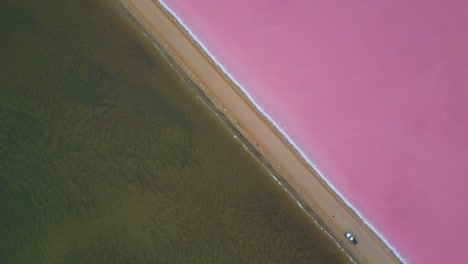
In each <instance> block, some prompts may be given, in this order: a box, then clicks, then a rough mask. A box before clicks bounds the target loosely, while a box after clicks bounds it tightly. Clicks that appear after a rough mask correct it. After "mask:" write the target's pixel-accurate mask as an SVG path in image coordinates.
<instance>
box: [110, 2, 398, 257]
mask: <svg viewBox="0 0 468 264" xmlns="http://www.w3.org/2000/svg"><path fill="white" fill-rule="evenodd" d="M114 1H115V2H117V4H118V5H119V6H120V8H121V9H122V10H123V11H124V12H125V13H126V14H127V15H128V16H129V17H130V18H131V19H132V20H133V22H135V23H136V24H137V25H138V27H139V28H140V29H141V30H142V31H143V33H144V34H145V35H146V36H147V37H148V38H150V40H151V41H152V42H153V44H154V45H155V46H156V48H158V49H159V50H160V52H162V53H163V55H164V57H165V58H166V59H168V61H169V63H170V64H172V66H173V67H174V68H175V69H176V70H177V71H178V72H179V74H180V75H181V76H182V77H183V78H184V79H185V80H186V81H188V82H189V84H190V85H191V86H193V87H194V88H195V89H197V91H198V93H199V94H200V95H201V96H203V99H204V101H205V102H206V103H207V104H208V106H209V107H210V108H212V109H213V110H214V111H215V112H216V114H217V115H218V116H219V117H220V118H222V119H223V121H224V122H225V123H226V124H227V125H228V127H229V128H230V129H231V130H232V131H233V132H234V134H235V135H237V134H239V135H238V138H239V140H240V141H241V142H242V143H243V144H244V146H245V147H246V148H247V149H248V150H249V152H250V153H251V154H252V155H253V156H255V157H256V158H258V159H259V160H260V162H261V163H262V164H263V165H264V166H265V168H266V169H267V170H268V171H269V172H270V174H271V175H272V176H273V177H274V178H275V180H276V181H277V182H278V183H279V184H281V185H282V186H283V187H284V188H285V189H286V191H287V192H288V193H289V194H290V195H291V196H292V197H293V199H294V200H296V202H297V203H298V205H299V206H300V207H301V208H302V209H303V210H304V211H305V212H306V213H307V214H308V215H309V217H311V218H312V220H313V221H314V222H315V223H316V224H317V225H318V226H319V227H320V228H321V229H322V230H323V231H324V232H325V233H327V234H328V235H329V236H330V237H331V238H332V239H333V240H334V241H335V243H336V244H337V245H338V247H339V248H340V249H341V250H342V251H344V252H345V253H346V254H347V255H348V257H349V258H350V259H351V260H352V261H353V262H358V263H402V258H401V257H400V256H398V254H397V253H396V252H395V250H394V249H392V248H391V247H390V246H389V245H388V244H386V243H385V242H384V240H383V238H382V237H381V236H379V234H377V232H376V231H375V230H373V228H372V227H371V226H369V225H368V224H366V223H365V222H364V220H363V219H361V217H359V215H358V214H357V213H356V212H355V211H354V210H353V209H352V208H350V205H348V204H347V203H346V202H345V201H344V200H343V198H342V197H340V196H339V195H338V194H337V193H336V191H335V190H334V189H333V188H332V187H331V186H330V185H329V183H327V182H326V180H325V179H323V178H322V177H321V176H320V175H319V173H318V172H317V171H316V170H315V169H314V168H313V167H312V166H311V165H310V164H309V163H308V162H307V161H306V160H305V159H304V157H303V156H302V155H301V154H300V153H299V152H298V150H297V149H296V148H295V147H294V146H293V145H292V144H291V143H290V142H289V141H288V139H287V138H286V137H285V135H283V134H282V133H281V132H280V131H278V128H277V127H276V126H275V125H274V124H273V123H272V122H271V121H270V120H269V119H268V118H267V117H265V114H264V113H263V112H261V111H260V110H259V109H258V108H257V107H258V106H256V105H254V103H253V102H252V101H251V99H250V98H248V96H247V95H246V94H245V93H244V92H243V91H242V90H241V88H240V87H239V86H238V85H237V84H236V83H235V82H234V81H233V80H232V79H231V78H230V76H228V74H227V73H226V72H225V71H223V70H222V69H221V67H220V66H219V65H218V64H217V63H216V62H215V61H213V59H212V58H211V57H210V56H209V55H208V54H207V53H206V51H205V50H204V48H203V47H202V46H201V44H200V43H198V42H197V41H196V39H194V37H193V36H192V35H191V34H190V32H188V29H186V28H184V27H183V25H182V24H181V23H180V22H179V21H178V20H177V18H176V17H175V16H174V14H172V12H171V11H170V10H169V9H168V8H167V7H166V6H165V5H164V3H161V2H159V1H154V0H153V1H145V0H114ZM254 131H255V132H254ZM348 231H350V232H352V233H353V234H354V235H355V237H357V238H358V240H359V244H358V245H356V246H354V245H352V244H351V243H350V242H349V241H347V240H346V238H345V237H344V233H345V232H348Z"/></svg>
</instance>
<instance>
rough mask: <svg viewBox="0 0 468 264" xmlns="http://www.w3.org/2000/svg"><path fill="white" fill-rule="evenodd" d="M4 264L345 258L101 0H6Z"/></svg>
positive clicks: (0, 78) (0, 19)
mask: <svg viewBox="0 0 468 264" xmlns="http://www.w3.org/2000/svg"><path fill="white" fill-rule="evenodd" d="M0 58H1V60H0V264H10V263H35V264H40V263H262V264H264V263H344V262H346V261H347V259H346V257H345V256H344V255H343V254H342V253H341V251H340V250H339V249H338V248H336V247H335V245H334V243H333V242H332V241H331V240H329V239H328V237H327V236H326V235H325V234H324V233H322V232H321V231H320V230H319V229H318V228H317V227H316V226H315V225H314V224H313V222H312V221H311V220H309V219H308V218H307V217H306V216H305V214H304V213H303V212H302V211H301V210H299V208H298V207H297V205H296V204H295V202H294V201H292V200H291V199H290V198H289V197H288V196H287V194H286V193H285V192H284V191H283V190H282V189H281V187H280V186H278V185H277V184H276V183H275V182H274V181H273V179H272V178H271V176H269V174H268V173H267V172H266V170H265V169H264V168H263V167H262V166H261V165H260V164H259V162H258V161H257V160H255V159H254V158H253V157H252V156H251V155H250V154H249V153H248V152H247V151H246V150H245V149H244V147H243V146H242V144H240V142H239V141H238V140H237V139H235V138H234V137H233V134H232V132H231V131H230V130H229V129H228V128H227V127H226V126H225V125H224V124H223V123H222V122H221V121H220V120H219V118H218V117H217V116H216V115H215V114H214V112H212V111H211V110H209V108H208V107H207V106H206V104H204V103H203V101H201V100H199V99H197V94H196V93H195V92H194V90H193V89H192V88H191V87H190V86H188V85H187V84H186V83H185V82H184V81H183V79H181V78H180V77H179V76H178V75H177V73H176V72H175V71H174V70H173V69H172V68H171V67H170V66H169V64H168V62H167V61H165V60H164V59H163V58H162V56H161V55H160V54H159V52H158V51H157V50H156V49H155V48H154V46H152V44H151V43H150V41H149V40H148V39H146V38H145V37H144V36H143V35H142V33H141V32H140V31H139V30H138V29H137V27H136V26H135V25H133V24H132V22H131V21H130V19H128V18H127V17H125V15H124V14H123V12H122V11H121V10H119V8H118V7H117V6H116V5H115V3H113V2H110V1H109V0H101V1H98V0H87V1H85V0H73V1H72V0H66V1H59V0H42V1H33V0H29V1H26V0H1V1H0Z"/></svg>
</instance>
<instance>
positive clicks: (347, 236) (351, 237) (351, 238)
mask: <svg viewBox="0 0 468 264" xmlns="http://www.w3.org/2000/svg"><path fill="white" fill-rule="evenodd" d="M345 236H346V238H347V239H348V240H349V241H351V243H353V244H354V245H356V244H357V240H356V239H355V238H354V236H353V235H351V233H349V232H347V233H346V234H345Z"/></svg>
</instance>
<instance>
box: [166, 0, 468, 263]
mask: <svg viewBox="0 0 468 264" xmlns="http://www.w3.org/2000/svg"><path fill="white" fill-rule="evenodd" d="M164 3H165V4H166V5H167V6H168V7H169V8H170V9H171V10H172V11H173V12H174V13H175V14H176V15H177V17H179V19H180V20H181V21H182V22H183V23H185V24H186V25H187V26H188V28H189V29H190V30H191V31H192V32H193V34H194V35H195V36H196V37H197V38H198V39H199V40H200V41H201V43H203V45H204V46H206V47H207V49H208V50H209V52H210V53H211V54H212V55H213V56H214V57H216V59H217V60H218V61H219V62H220V63H221V64H222V65H223V66H224V67H225V68H226V69H227V71H228V72H229V73H230V74H232V76H234V78H235V79H236V80H237V81H238V82H239V83H240V84H241V85H242V86H243V87H244V88H245V89H246V91H247V92H248V93H249V94H250V95H251V96H252V98H253V99H254V101H255V102H256V103H257V104H258V105H259V106H260V107H261V108H263V109H264V111H265V112H266V113H267V114H268V115H269V116H270V117H271V118H272V119H273V120H274V122H275V123H277V124H278V126H279V127H280V128H281V129H282V130H283V131H284V132H285V133H286V134H287V135H288V136H289V137H290V138H291V139H292V140H293V142H294V143H295V144H296V145H297V146H298V147H299V148H300V149H301V150H302V151H303V152H304V153H305V155H306V156H307V158H308V159H309V160H310V161H311V162H313V163H314V164H315V165H316V166H317V168H318V169H319V170H320V171H321V172H322V173H323V175H324V176H325V177H326V178H327V179H328V180H329V181H330V182H331V183H332V184H333V185H334V186H335V187H336V189H337V190H338V191H339V192H340V193H341V194H343V196H344V197H345V198H346V199H347V200H348V201H349V202H350V203H351V204H352V205H353V207H355V208H356V209H357V210H358V211H359V212H360V213H361V214H362V216H363V217H364V219H366V220H367V221H368V222H369V223H370V224H371V225H372V226H374V227H375V228H376V230H377V231H378V232H380V233H381V234H382V235H383V237H384V238H385V239H386V240H387V241H388V242H389V243H390V244H391V245H392V246H394V247H395V248H396V250H397V252H398V253H399V254H401V255H402V256H403V257H404V258H407V259H409V260H407V261H408V262H410V263H468V1H455V0H448V1H444V0H440V1H435V0H424V1H423V0H413V1H404V0H400V1H374V0H349V1H338V0H302V1H301V0H292V1H279V0H248V1H247V0H245V1H233V0H197V1H186V0H164Z"/></svg>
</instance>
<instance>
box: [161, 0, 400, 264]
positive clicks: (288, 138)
mask: <svg viewBox="0 0 468 264" xmlns="http://www.w3.org/2000/svg"><path fill="white" fill-rule="evenodd" d="M159 3H161V5H162V6H163V7H164V8H165V9H166V10H167V12H169V13H170V14H171V15H172V16H173V17H174V18H175V19H176V20H177V23H178V24H180V25H181V26H182V27H183V29H184V30H185V31H186V32H187V33H188V34H189V35H190V37H191V38H192V39H193V40H194V41H195V42H196V43H197V45H198V46H200V47H201V48H202V49H203V52H204V53H205V54H206V55H207V56H208V57H209V58H210V59H211V60H212V61H213V62H214V63H215V64H216V66H217V67H218V68H219V69H221V71H222V72H223V73H224V74H225V75H226V76H227V77H228V78H229V79H230V81H232V82H233V83H234V84H235V85H236V86H237V87H238V88H239V89H240V91H241V92H242V94H243V95H244V96H245V97H246V98H247V99H248V100H249V101H250V103H252V104H253V105H254V107H255V108H256V109H257V110H258V111H259V112H260V113H261V114H262V115H263V116H264V117H265V118H266V119H267V120H268V122H270V123H271V124H272V125H273V126H274V128H275V129H276V130H277V131H279V132H280V133H281V135H282V136H283V137H284V138H285V139H286V140H287V141H288V143H289V144H290V145H291V146H292V147H293V148H294V150H295V151H297V152H298V153H299V154H300V155H301V157H302V158H303V159H304V160H305V161H306V162H307V164H308V165H309V166H310V167H312V169H313V170H314V171H315V172H316V173H317V174H318V175H319V176H320V178H321V179H322V180H323V181H324V182H325V183H326V184H327V186H328V187H329V188H330V189H332V191H333V192H334V193H335V194H336V195H337V196H338V197H339V198H340V199H341V200H342V201H343V202H344V203H345V204H346V206H347V207H349V208H351V210H353V211H354V213H355V214H356V215H357V216H358V217H359V218H360V219H361V220H362V221H363V222H364V224H365V225H366V226H367V227H368V228H369V229H370V230H372V232H374V234H376V235H377V237H378V238H379V239H381V240H382V241H383V243H384V244H385V245H386V246H387V247H388V248H389V249H390V250H391V251H392V253H393V254H395V256H396V257H397V258H398V259H399V260H400V261H402V262H405V261H406V260H408V259H406V258H403V257H402V256H401V255H400V254H399V253H398V251H397V250H396V249H395V247H394V246H392V245H391V244H390V243H389V242H388V241H387V239H386V238H385V237H384V236H383V235H382V234H381V233H380V232H379V231H377V229H376V228H375V227H374V226H373V225H372V224H371V223H370V222H369V221H367V220H366V219H365V218H364V217H363V215H362V214H361V213H360V212H359V210H357V209H356V208H355V207H354V206H353V205H352V204H351V203H350V202H349V201H348V200H347V199H346V198H345V197H344V196H343V195H342V194H341V193H340V192H339V191H338V189H336V188H335V186H333V184H332V183H331V182H330V181H329V180H328V179H327V178H326V177H325V176H324V175H323V173H322V172H321V171H320V170H319V169H318V167H317V166H316V165H315V164H314V163H313V162H312V161H311V160H310V159H309V158H308V157H307V155H306V154H305V153H304V152H303V151H302V150H301V149H300V148H299V147H298V146H297V145H296V144H295V143H294V141H293V140H292V139H291V138H290V137H289V136H288V135H287V134H286V132H284V131H283V130H282V129H281V127H279V126H278V124H276V123H275V122H274V120H273V118H271V117H270V116H269V115H268V114H267V113H266V112H265V111H264V110H263V108H262V107H261V106H260V105H259V104H257V102H255V100H254V99H253V98H252V96H251V95H250V94H249V93H248V91H247V89H245V87H244V86H243V85H242V84H241V83H240V82H238V81H237V80H236V79H235V78H234V76H232V75H231V74H230V73H229V71H227V69H226V68H225V67H224V66H223V65H222V64H221V63H220V62H219V61H218V60H217V59H216V57H215V56H214V55H213V54H212V53H211V52H210V51H209V49H208V48H207V47H206V46H205V45H204V44H203V43H202V42H201V41H200V39H198V38H197V36H196V35H195V34H194V33H193V32H192V31H191V30H190V28H189V27H188V26H187V25H186V24H185V23H184V22H183V20H182V19H180V17H178V16H177V14H176V12H174V11H173V10H172V9H171V8H170V7H169V6H168V5H167V4H166V3H164V1H163V0H159Z"/></svg>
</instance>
